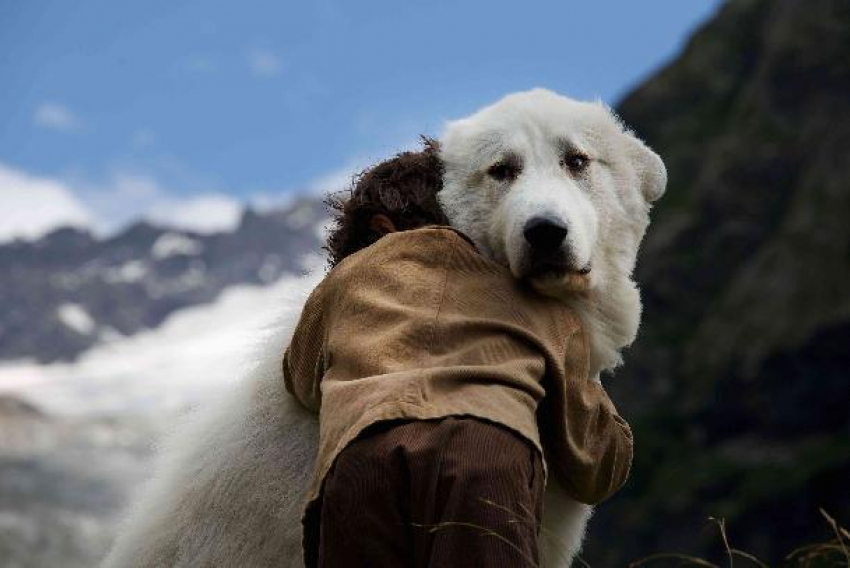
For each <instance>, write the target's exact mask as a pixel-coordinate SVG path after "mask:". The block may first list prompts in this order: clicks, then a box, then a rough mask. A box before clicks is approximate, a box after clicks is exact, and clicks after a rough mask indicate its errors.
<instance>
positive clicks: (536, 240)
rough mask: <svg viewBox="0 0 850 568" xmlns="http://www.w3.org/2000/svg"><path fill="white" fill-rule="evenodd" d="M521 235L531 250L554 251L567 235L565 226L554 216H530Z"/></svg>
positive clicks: (544, 252) (545, 252)
mask: <svg viewBox="0 0 850 568" xmlns="http://www.w3.org/2000/svg"><path fill="white" fill-rule="evenodd" d="M523 235H524V236H525V240H526V241H528V244H529V245H531V248H532V250H534V251H538V252H540V253H543V254H547V253H554V252H556V251H557V250H558V249H559V248H560V246H561V243H563V242H564V239H565V238H566V237H567V226H566V225H565V224H564V223H563V222H562V221H561V220H560V219H556V218H554V217H532V218H531V219H529V220H528V222H527V223H526V224H525V228H524V229H523Z"/></svg>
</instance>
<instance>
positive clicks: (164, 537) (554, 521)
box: [104, 89, 666, 568]
mask: <svg viewBox="0 0 850 568" xmlns="http://www.w3.org/2000/svg"><path fill="white" fill-rule="evenodd" d="M564 141H568V142H569V143H571V144H573V145H575V146H576V147H578V148H580V149H581V150H582V151H584V152H586V153H587V154H588V155H590V156H591V157H593V159H594V162H593V163H592V165H591V166H590V167H591V168H593V169H592V171H590V172H589V174H588V176H587V177H586V178H582V179H577V178H573V177H569V176H567V175H566V174H565V172H564V170H563V169H562V168H560V167H559V166H558V157H559V154H558V152H559V151H560V148H561V147H560V146H558V144H562V143H563V142H564ZM505 152H513V153H516V154H517V155H519V156H520V157H521V158H522V160H523V162H524V169H523V173H522V174H521V175H520V176H519V177H518V178H517V179H516V180H515V181H514V182H512V183H511V184H497V183H494V182H493V180H492V179H489V178H488V177H487V176H486V173H485V172H486V170H487V168H489V167H490V165H492V163H493V162H494V161H495V160H498V159H499V157H500V156H502V155H503V154H504V153H505ZM442 158H443V160H444V162H445V166H446V171H445V178H444V182H445V183H444V185H445V187H444V189H443V191H442V192H441V194H440V201H441V203H442V205H443V207H444V209H445V210H446V213H447V215H448V216H449V219H450V220H451V223H452V225H454V226H455V227H457V228H459V229H461V230H462V231H464V232H465V233H467V234H468V235H469V236H470V237H472V239H473V240H474V241H475V242H476V244H477V245H478V246H479V247H480V248H481V250H482V251H483V252H484V253H485V254H488V255H490V256H492V258H494V259H495V260H497V261H500V262H503V263H505V264H506V265H507V266H509V267H510V268H511V269H512V270H513V271H514V273H515V274H516V275H517V276H522V275H523V270H526V267H525V265H524V263H525V262H526V260H525V255H526V251H525V250H524V244H523V242H522V230H521V227H522V226H523V225H524V223H525V221H526V220H527V219H528V218H529V217H531V216H533V215H535V214H538V213H541V212H545V213H550V214H553V215H556V216H558V217H559V218H561V219H563V220H564V221H565V222H567V223H568V224H569V227H570V238H569V239H568V243H567V244H566V245H565V246H569V247H570V253H571V254H572V256H573V258H574V262H575V263H576V264H577V265H578V264H581V263H590V264H591V265H592V267H593V268H592V271H591V285H590V291H589V293H587V294H585V295H582V296H576V295H575V294H572V293H570V292H569V291H568V289H567V287H566V286H565V285H564V283H563V282H561V281H559V280H558V279H557V278H548V279H545V280H540V281H537V282H535V285H536V286H537V287H538V288H539V289H540V290H541V291H542V292H544V293H548V294H551V295H555V296H557V297H559V298H562V299H563V300H564V301H567V302H570V303H571V304H572V305H574V307H575V308H576V310H577V311H578V313H579V314H580V316H581V318H582V319H583V321H584V323H585V325H586V326H587V327H588V329H589V333H590V336H591V343H592V367H593V372H594V377H596V378H597V380H598V373H600V372H602V371H604V370H606V369H610V368H613V367H614V366H616V365H617V364H618V363H619V361H620V356H619V351H620V349H622V348H623V347H624V346H626V345H628V344H629V343H631V341H632V340H633V339H634V336H635V333H636V331H637V326H638V321H639V317H640V299H639V296H638V292H637V289H636V287H635V285H634V283H633V282H632V280H631V278H630V275H631V272H632V269H633V267H634V262H635V256H636V254H637V247H638V244H639V242H640V239H641V238H642V236H643V233H644V231H645V229H646V226H647V223H648V210H649V202H650V201H652V200H654V199H657V198H658V197H659V196H660V195H661V193H662V192H663V190H664V184H665V181H666V173H665V171H664V166H663V164H662V163H661V160H660V159H659V158H658V156H656V155H655V154H653V153H652V152H651V151H650V150H649V149H647V148H646V146H644V145H643V144H642V143H641V142H640V141H638V140H637V139H636V138H635V137H634V136H633V135H632V134H631V133H629V132H628V131H626V130H625V129H624V128H623V127H622V125H621V124H620V123H619V122H618V121H617V119H616V118H615V117H614V116H613V115H612V114H611V112H610V111H609V110H608V109H607V108H606V107H604V106H603V105H601V104H599V103H581V102H576V101H572V100H570V99H566V98H564V97H560V96H558V95H555V94H554V93H551V92H549V91H544V90H540V89H537V90H534V91H530V92H527V93H520V94H516V95H511V96H508V97H506V98H504V99H503V100H501V101H499V102H498V103H496V104H495V105H493V106H491V107H488V108H486V109H484V110H482V111H480V112H478V113H476V114H475V115H473V116H471V117H469V118H467V119H464V120H459V121H456V122H452V123H450V124H449V126H448V128H447V131H446V134H445V136H444V139H443V145H442ZM318 276H319V275H314V277H313V278H312V279H308V280H306V281H305V282H304V287H303V289H302V291H301V293H300V294H299V295H298V297H291V298H286V299H284V300H285V301H283V302H282V306H284V309H285V310H286V311H285V312H284V313H283V314H282V315H281V316H280V319H279V322H278V324H277V325H276V326H275V328H274V329H273V330H271V331H270V332H269V334H268V335H267V337H266V338H265V340H264V341H262V342H260V344H259V345H258V346H257V349H256V355H255V357H254V358H253V359H252V365H251V368H250V371H249V372H248V373H247V376H246V377H245V378H244V380H243V381H241V383H240V386H239V387H238V388H237V389H235V392H230V393H226V394H225V395H224V396H223V397H222V400H221V402H220V403H219V404H218V405H215V406H212V407H210V408H208V409H206V410H204V411H202V412H200V413H199V415H198V416H197V417H195V418H194V419H193V421H192V422H191V423H190V424H189V425H187V426H186V427H184V428H183V429H182V430H181V432H180V433H179V435H178V436H176V437H174V438H173V440H172V441H171V442H170V444H169V445H168V447H167V450H166V451H165V452H164V453H163V454H162V457H161V459H160V464H159V467H158V469H157V475H156V477H155V478H154V479H153V480H152V481H151V483H150V484H149V486H148V487H147V489H146V490H145V491H143V492H142V493H141V494H140V498H139V499H138V501H137V503H138V504H137V506H136V508H135V509H134V510H133V512H132V514H131V515H130V516H129V520H128V523H127V525H126V527H125V528H124V530H123V531H122V532H121V535H120V536H119V538H118V540H117V542H116V544H115V547H114V549H113V550H112V552H111V553H110V554H109V556H108V557H107V559H106V560H105V562H104V566H108V567H116V568H117V567H120V568H125V567H151V566H222V567H225V566H246V567H260V566H301V524H300V515H301V511H302V506H303V499H304V494H305V491H306V487H307V483H308V479H309V476H310V473H311V469H312V465H313V460H314V458H315V454H316V447H317V440H318V425H317V422H316V419H315V417H314V416H313V415H311V414H309V413H308V412H306V411H305V410H303V409H302V408H301V407H300V406H299V405H298V404H297V403H295V402H294V401H293V399H292V397H290V396H288V394H287V393H286V392H285V389H284V386H283V380H282V377H281V374H280V362H281V355H282V352H283V348H284V346H285V345H286V344H288V342H289V339H290V337H291V333H292V329H293V328H294V326H295V323H296V321H297V318H298V315H299V313H300V308H301V306H302V305H303V302H304V300H305V299H306V297H307V294H308V293H309V291H310V289H311V288H312V287H313V286H314V285H315V283H316V281H317V279H318ZM590 513H591V509H590V507H587V506H585V505H581V504H578V503H576V502H574V501H572V500H571V499H570V498H569V497H568V496H567V495H566V493H565V492H564V491H563V489H562V488H561V487H559V486H557V484H555V483H550V484H549V487H547V489H546V497H545V504H544V522H543V525H544V528H543V533H542V536H541V542H542V547H541V557H542V561H543V565H544V566H547V567H550V568H551V567H555V566H569V565H570V563H571V561H572V558H573V557H574V555H575V554H576V553H577V552H578V550H579V548H580V547H581V541H582V538H583V535H584V528H585V524H586V523H587V519H588V518H589V516H590Z"/></svg>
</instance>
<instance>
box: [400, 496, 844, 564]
mask: <svg viewBox="0 0 850 568" xmlns="http://www.w3.org/2000/svg"><path fill="white" fill-rule="evenodd" d="M482 502H483V503H485V504H486V505H488V506H492V507H497V508H498V509H500V510H502V511H505V512H506V513H508V514H509V515H510V516H511V517H513V518H511V519H510V520H508V522H509V523H532V524H533V523H536V520H535V517H534V515H533V514H532V512H531V511H529V510H528V509H527V508H525V507H523V514H522V515H519V514H517V513H516V512H515V511H513V510H512V509H510V508H508V507H505V506H503V505H499V504H497V503H494V502H493V501H490V500H489V499H482ZM820 513H821V515H822V516H823V518H824V519H825V521H826V523H827V524H828V525H829V527H830V528H831V529H832V532H833V534H834V535H835V538H833V539H831V540H829V541H827V542H820V543H814V544H808V545H805V546H800V547H798V548H795V549H794V550H792V551H791V552H789V553H788V554H787V555H786V556H785V557H784V559H783V561H782V564H781V566H784V567H787V568H827V567H831V568H842V567H843V568H850V531H848V530H847V529H846V528H844V527H842V526H841V525H840V524H839V523H838V522H837V521H836V520H835V519H834V518H833V517H832V516H830V515H829V514H828V513H827V512H826V511H825V510H823V509H820ZM709 520H710V521H711V522H713V523H714V524H715V525H716V526H717V529H718V533H719V538H720V540H721V542H722V543H723V549H724V551H725V553H726V560H727V563H726V564H724V565H720V564H716V563H714V562H710V561H708V560H706V559H704V558H699V557H697V556H691V555H688V554H684V553H676V552H660V553H656V554H652V555H649V556H646V557H644V558H641V559H639V560H635V561H633V562H631V563H630V564H629V565H628V568H640V567H649V566H652V565H657V564H658V563H660V562H664V563H665V564H664V565H665V566H670V562H671V561H672V562H676V563H677V564H676V566H685V567H687V566H698V567H702V568H726V567H728V568H735V566H736V564H737V566H739V567H746V566H755V567H757V568H772V567H771V565H770V564H768V563H767V562H765V561H763V560H761V559H759V558H758V557H756V556H755V555H753V554H750V553H748V552H745V551H743V550H739V549H737V548H735V547H733V546H732V544H731V543H730V542H729V536H728V534H727V532H726V521H725V520H724V519H717V518H714V517H709ZM412 524H413V526H415V527H418V528H424V529H427V530H428V532H430V533H435V532H437V531H441V530H445V529H448V528H467V529H474V530H476V531H478V533H479V535H480V536H486V537H492V538H495V539H497V540H500V541H501V542H504V543H505V544H507V545H508V546H510V547H511V548H513V549H514V550H515V551H516V552H517V553H518V554H520V555H521V556H522V558H523V559H525V561H526V562H527V563H528V565H529V566H532V567H534V568H541V567H540V566H539V565H538V564H537V563H536V562H535V561H534V559H533V558H531V557H530V556H528V555H527V554H526V553H525V552H524V551H523V550H522V549H521V548H520V547H518V546H517V545H516V544H514V543H513V542H511V541H510V540H509V539H508V538H507V537H506V536H505V535H503V534H500V533H499V532H497V531H495V530H493V529H490V528H487V527H483V526H481V525H477V524H475V523H468V522H461V521H445V522H442V523H437V524H435V525H424V524H419V523H412ZM541 530H542V536H543V537H544V538H549V539H553V540H555V541H557V540H558V537H557V536H556V535H554V534H552V533H551V532H549V531H547V530H546V529H545V528H543V529H541ZM573 564H574V565H581V566H584V567H586V568H590V564H588V563H587V562H586V561H585V560H584V559H582V558H581V557H579V556H577V557H576V558H575V559H574V562H573Z"/></svg>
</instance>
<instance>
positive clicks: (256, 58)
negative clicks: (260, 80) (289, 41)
mask: <svg viewBox="0 0 850 568" xmlns="http://www.w3.org/2000/svg"><path fill="white" fill-rule="evenodd" d="M248 66H249V67H250V68H251V72H252V73H254V75H256V76H257V77H274V76H275V75H278V74H279V73H280V71H281V68H282V64H281V61H280V58H279V57H278V56H277V55H275V54H274V53H272V52H271V51H268V50H265V49H254V50H252V51H251V52H249V53H248Z"/></svg>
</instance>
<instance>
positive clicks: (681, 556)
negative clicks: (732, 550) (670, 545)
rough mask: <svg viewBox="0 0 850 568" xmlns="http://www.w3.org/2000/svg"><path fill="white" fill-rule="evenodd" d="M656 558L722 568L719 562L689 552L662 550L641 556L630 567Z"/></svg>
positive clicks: (641, 564)
mask: <svg viewBox="0 0 850 568" xmlns="http://www.w3.org/2000/svg"><path fill="white" fill-rule="evenodd" d="M656 560H681V561H683V562H687V563H688V564H686V566H688V565H690V566H704V567H705V568H720V566H718V565H717V564H712V563H711V562H709V561H708V560H703V559H702V558H697V557H696V556H688V555H687V554H676V553H672V552H667V553H665V552H662V553H659V554H653V555H651V556H647V557H646V558H641V559H640V560H635V561H634V562H632V563H631V564H629V568H637V567H638V566H643V565H645V564H649V563H650V562H654V561H656Z"/></svg>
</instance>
